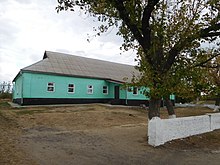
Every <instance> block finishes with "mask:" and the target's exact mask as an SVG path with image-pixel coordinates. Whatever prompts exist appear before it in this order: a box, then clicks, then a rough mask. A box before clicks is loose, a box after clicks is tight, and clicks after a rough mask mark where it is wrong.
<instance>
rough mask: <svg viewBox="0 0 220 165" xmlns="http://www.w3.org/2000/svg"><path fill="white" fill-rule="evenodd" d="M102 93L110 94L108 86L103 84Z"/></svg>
mask: <svg viewBox="0 0 220 165" xmlns="http://www.w3.org/2000/svg"><path fill="white" fill-rule="evenodd" d="M102 93H103V94H108V86H103V88H102Z"/></svg>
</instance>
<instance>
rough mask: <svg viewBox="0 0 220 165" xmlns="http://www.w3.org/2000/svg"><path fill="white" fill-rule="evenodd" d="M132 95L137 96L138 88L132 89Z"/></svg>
mask: <svg viewBox="0 0 220 165" xmlns="http://www.w3.org/2000/svg"><path fill="white" fill-rule="evenodd" d="M133 94H134V95H137V94H138V88H137V87H133Z"/></svg>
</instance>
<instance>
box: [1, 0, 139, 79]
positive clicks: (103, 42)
mask: <svg viewBox="0 0 220 165" xmlns="http://www.w3.org/2000/svg"><path fill="white" fill-rule="evenodd" d="M56 6H57V0H0V82H2V81H12V80H13V78H14V77H15V76H16V75H17V73H18V72H19V70H20V69H22V68H24V67H26V66H28V65H30V64H33V63H35V62H37V61H39V60H41V59H42V58H43V54H44V51H45V50H47V51H56V52H62V53H68V54H73V55H78V56H84V57H89V58H96V59H102V60H107V61H113V62H119V63H124V64H130V65H134V64H135V62H134V58H135V56H136V54H135V53H134V52H133V51H129V52H125V53H123V52H122V51H120V50H119V47H120V46H121V43H122V39H121V38H120V37H118V36H116V35H115V31H116V29H113V30H112V31H111V32H110V33H107V34H104V35H102V36H101V37H90V39H91V42H90V43H89V42H87V39H88V34H89V35H90V36H93V35H94V32H93V26H96V25H97V22H94V20H93V19H92V18H89V17H88V16H85V15H83V14H82V13H80V12H79V11H78V12H65V11H63V12H61V13H59V14H57V13H56V10H55V7H56ZM120 53H122V54H120Z"/></svg>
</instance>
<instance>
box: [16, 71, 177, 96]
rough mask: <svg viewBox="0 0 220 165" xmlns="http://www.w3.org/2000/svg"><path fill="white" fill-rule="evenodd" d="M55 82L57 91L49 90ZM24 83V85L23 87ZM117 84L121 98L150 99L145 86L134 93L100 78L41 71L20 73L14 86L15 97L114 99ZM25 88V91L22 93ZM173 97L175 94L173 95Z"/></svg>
mask: <svg viewBox="0 0 220 165" xmlns="http://www.w3.org/2000/svg"><path fill="white" fill-rule="evenodd" d="M49 82H53V83H55V91H54V92H48V91H47V84H48V83H49ZM22 84H23V87H22ZM68 84H74V85H75V92H74V93H68ZM88 85H92V86H93V94H88V93H87V86H88ZM103 86H108V94H103ZM115 86H119V87H120V92H119V95H120V96H119V98H120V99H128V100H149V98H147V97H146V96H144V95H143V91H144V89H146V88H144V87H142V88H140V89H139V90H138V94H137V95H135V94H133V90H131V91H127V90H125V89H124V87H123V85H120V84H117V83H113V82H108V81H105V80H99V79H89V78H77V77H68V76H58V75H46V74H40V73H28V72H25V73H23V74H22V75H20V76H19V77H18V78H17V79H16V81H15V86H14V94H13V96H14V99H16V98H22V96H23V98H97V99H98V98H103V99H114V97H115V94H114V92H115V91H114V90H115ZM22 89H23V93H22ZM170 98H171V99H174V98H175V96H174V95H171V97H170Z"/></svg>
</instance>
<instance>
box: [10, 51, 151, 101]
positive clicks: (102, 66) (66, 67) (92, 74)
mask: <svg viewBox="0 0 220 165" xmlns="http://www.w3.org/2000/svg"><path fill="white" fill-rule="evenodd" d="M138 74H139V72H138V71H137V70H135V68H134V66H130V65H124V64H118V63H113V62H107V61H102V60H96V59H90V58H85V57H79V56H74V55H67V54H63V53H56V52H50V51H46V52H45V53H44V56H43V60H41V61H39V62H37V63H35V64H32V65H30V66H28V67H25V68H23V69H21V70H20V72H19V73H18V74H17V76H16V77H15V78H14V80H13V82H14V89H13V102H15V103H18V104H21V105H38V104H40V105H42V104H81V103H83V104H84V103H110V104H121V105H140V104H146V105H148V100H149V99H148V98H146V96H144V95H143V94H142V90H143V89H142V88H138V87H131V88H129V89H127V88H125V87H124V86H123V84H125V83H126V82H131V78H132V77H133V75H138Z"/></svg>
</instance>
